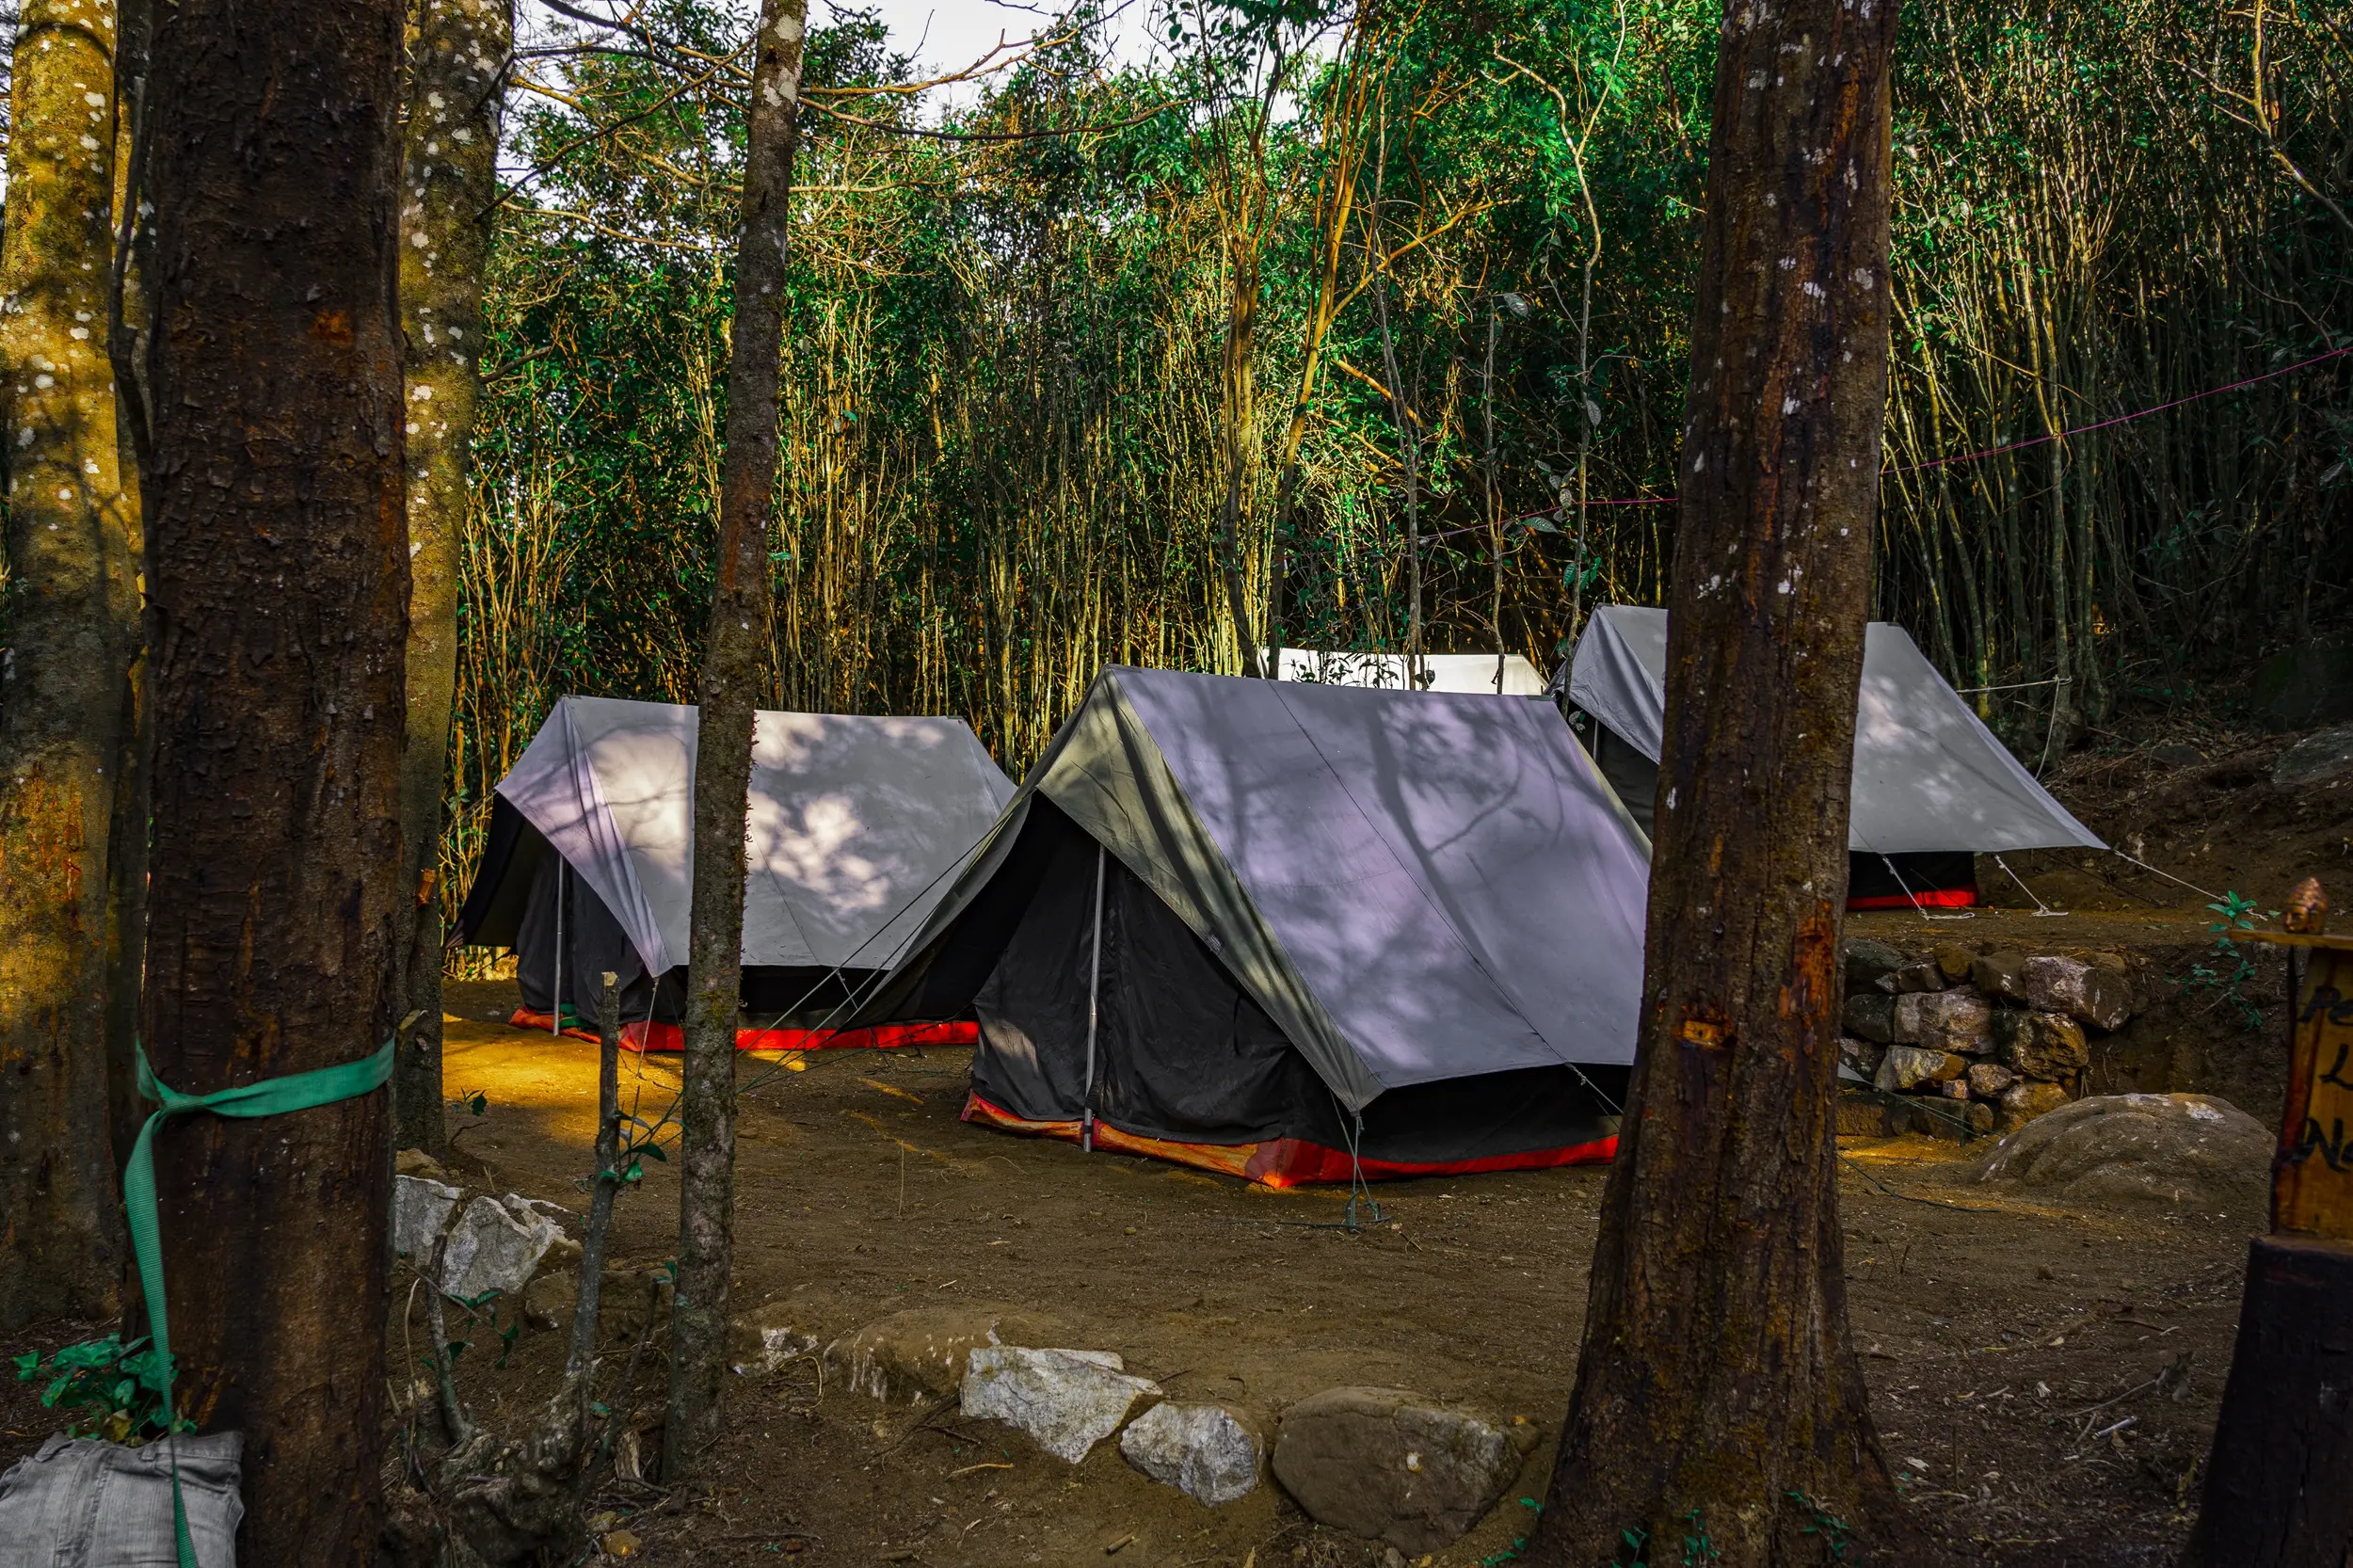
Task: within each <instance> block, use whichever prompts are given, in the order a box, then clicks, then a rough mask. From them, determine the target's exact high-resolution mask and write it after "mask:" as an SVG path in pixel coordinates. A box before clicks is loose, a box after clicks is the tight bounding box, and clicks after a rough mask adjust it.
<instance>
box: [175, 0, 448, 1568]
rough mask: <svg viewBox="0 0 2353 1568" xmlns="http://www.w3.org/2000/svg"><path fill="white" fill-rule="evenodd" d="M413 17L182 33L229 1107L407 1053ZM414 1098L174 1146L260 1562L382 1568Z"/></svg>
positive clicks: (196, 1074) (298, 15)
mask: <svg viewBox="0 0 2353 1568" xmlns="http://www.w3.org/2000/svg"><path fill="white" fill-rule="evenodd" d="M402 21H403V18H402V7H401V6H400V5H399V4H397V3H396V0H374V3H367V0H344V3H342V4H337V5H331V6H323V5H318V4H315V3H313V0H233V3H232V0H179V3H178V4H177V5H175V6H171V7H166V8H159V13H158V15H157V18H156V29H155V39H154V64H153V73H152V82H153V99H152V104H153V106H152V111H151V113H152V120H151V126H150V154H149V167H148V174H149V178H148V180H147V188H148V189H149V190H150V191H151V192H152V200H153V201H154V204H155V208H156V215H155V226H156V234H155V248H154V258H155V260H154V271H153V273H152V277H151V278H150V280H149V284H150V296H151V297H152V300H153V312H154V314H153V322H154V326H153V337H152V348H151V365H152V374H151V376H150V378H149V387H150V389H151V391H152V401H153V407H154V410H155V424H154V430H153V442H154V447H153V450H154V470H153V472H152V474H151V475H150V492H151V494H152V497H153V511H152V517H151V520H150V550H149V559H150V562H151V573H152V574H151V577H150V580H149V583H148V593H149V597H150V601H151V605H152V628H153V644H154V646H153V652H152V668H151V675H150V693H151V700H152V712H153V727H154V737H155V752H154V772H153V780H152V792H153V808H152V824H153V826H152V875H151V881H150V885H149V902H148V933H149V941H148V965H147V983H146V994H145V999H144V1003H143V1006H142V1011H141V1018H142V1023H143V1026H144V1027H143V1029H142V1034H143V1037H144V1038H145V1041H146V1045H147V1050H148V1054H149V1057H150V1059H151V1060H152V1062H153V1064H154V1068H155V1072H156V1076H157V1077H158V1078H160V1079H161V1080H163V1081H164V1082H165V1083H168V1084H169V1085H170V1086H171V1087H173V1088H175V1089H177V1090H180V1091H182V1092H183V1093H186V1094H197V1095H201V1094H209V1093H213V1092H216V1091H218V1090H221V1089H223V1088H227V1087H229V1086H232V1085H234V1084H245V1083H253V1082H257V1081H261V1080H267V1079H272V1078H278V1077H281V1076H283V1075H286V1074H290V1073H298V1072H305V1071H310V1070H312V1069H316V1068H322V1067H328V1066H335V1065H340V1064H347V1063H352V1062H357V1061H360V1060H362V1059H364V1058H366V1057H368V1056H370V1055H372V1054H373V1053H374V1052H375V1051H376V1048H378V1047H379V1046H380V1045H382V1044H383V1042H384V1040H385V1039H386V1037H387V1035H388V1034H389V1032H390V1031H391V1028H392V1021H393V1020H392V1003H393V998H394V994H395V992H394V983H393V977H394V971H395V968H396V966H397V962H398V954H397V952H396V951H395V928H396V924H397V916H398V909H397V904H398V902H399V900H400V899H402V898H403V897H405V896H407V895H408V888H404V887H402V886H401V885H400V883H399V880H398V878H399V868H400V855H401V834H400V809H399V805H400V803H399V791H398V783H399V778H400V763H401V752H402V729H403V716H402V684H403V677H404V671H403V652H404V645H405V642H406V638H407V620H408V536H407V529H406V526H405V523H404V520H403V517H402V484H401V460H402V456H403V444H402V430H401V424H402V413H401V405H402V397H401V356H400V338H399V333H398V329H397V326H396V323H395V320H394V314H393V303H392V280H393V270H394V261H393V254H392V252H393V248H394V245H395V243H396V240H397V235H398V229H397V226H396V224H395V221H394V197H395V184H396V181H397V178H398V174H399V148H398V143H397V140H396V136H395V128H394V124H393V116H392V106H393V104H394V102H395V99H396V95H397V86H398V70H399V60H400V47H401V28H402ZM387 1128H388V1115H387V1096H385V1095H383V1094H381V1093H376V1094H370V1095H366V1096H360V1097H359V1098H355V1099H346V1100H343V1101H340V1102H338V1103H335V1104H332V1105H328V1106H324V1107H320V1108H318V1109H315V1110H311V1111H303V1112H294V1113H291V1114H286V1115H280V1116H273V1117H269V1118H267V1119H264V1120H259V1121H232V1120H228V1119H225V1118H220V1117H213V1116H206V1115H193V1116H188V1117H184V1118H181V1119H178V1120H175V1121H174V1122H172V1123H170V1124H169V1125H168V1127H166V1128H164V1129H163V1131H162V1132H161V1133H160V1134H159V1135H158V1138H157V1147H156V1186H157V1192H158V1196H159V1214H160V1220H161V1225H162V1232H163V1244H164V1272H165V1277H166V1279H167V1280H168V1284H169V1292H168V1294H169V1307H170V1323H171V1328H172V1337H173V1341H174V1349H175V1351H176V1352H177V1353H178V1355H179V1357H180V1365H181V1369H182V1370H181V1382H180V1386H181V1389H182V1390H183V1391H184V1396H185V1398H186V1400H187V1401H188V1404H189V1405H190V1407H191V1408H192V1410H193V1413H194V1414H195V1416H196V1418H197V1420H198V1421H199V1422H200V1424H201V1425H202V1426H203V1427H205V1428H207V1429H230V1428H233V1429H237V1430H241V1431H242V1432H244V1433H245V1440H246V1446H245V1502H246V1516H245V1527H244V1530H243V1534H242V1539H241V1542H240V1546H239V1556H240V1557H241V1558H243V1559H245V1560H250V1561H253V1562H270V1563H276V1562H284V1563H294V1562H320V1563H325V1562H336V1563H365V1562H369V1561H372V1560H374V1558H375V1553H376V1512H377V1507H376V1484H377V1481H376V1472H377V1467H378V1466H377V1461H378V1455H379V1454H380V1452H381V1449H382V1442H383V1428H382V1421H381V1416H382V1414H383V1401H384V1338H383V1336H384V1320H385V1307H386V1303H385V1285H386V1265H387V1259H388V1256H389V1248H388V1246H387V1240H386V1236H385V1222H386V1210H387V1206H388V1202H389V1196H390V1193H389V1188H390V1180H391V1159H390V1149H389V1147H388V1145H387V1143H386V1132H387Z"/></svg>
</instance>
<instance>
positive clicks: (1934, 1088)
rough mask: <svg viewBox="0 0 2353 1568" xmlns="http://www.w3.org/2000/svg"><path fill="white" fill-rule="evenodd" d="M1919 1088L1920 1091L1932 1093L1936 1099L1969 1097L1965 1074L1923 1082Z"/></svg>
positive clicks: (1967, 1081) (1963, 1098)
mask: <svg viewBox="0 0 2353 1568" xmlns="http://www.w3.org/2000/svg"><path fill="white" fill-rule="evenodd" d="M1921 1089H1922V1092H1924V1093H1926V1094H1929V1095H1932V1096H1935V1097H1936V1098H1938V1099H1943V1100H1965V1099H1967V1098H1968V1097H1969V1080H1968V1078H1967V1077H1966V1076H1963V1077H1961V1078H1947V1079H1943V1080H1939V1081H1937V1082H1935V1083H1929V1084H1923V1085H1921Z"/></svg>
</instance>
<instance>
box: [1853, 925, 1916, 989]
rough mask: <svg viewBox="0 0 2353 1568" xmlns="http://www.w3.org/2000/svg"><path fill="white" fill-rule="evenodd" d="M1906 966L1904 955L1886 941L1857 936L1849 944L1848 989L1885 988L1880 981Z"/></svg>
mask: <svg viewBox="0 0 2353 1568" xmlns="http://www.w3.org/2000/svg"><path fill="white" fill-rule="evenodd" d="M1903 967H1904V955H1903V954H1902V953H1900V952H1897V951H1896V950H1895V949H1894V948H1891V947H1889V946H1888V945H1887V944H1886V943H1885V942H1875V941H1872V940H1871V939H1870V938H1869V937H1867V936H1861V937H1857V938H1856V939H1855V940H1853V941H1851V942H1849V943H1848V944H1847V989H1848V991H1849V993H1851V992H1855V991H1864V990H1872V989H1883V988H1884V987H1881V986H1880V982H1881V980H1883V979H1885V978H1886V977H1887V976H1889V975H1891V974H1894V973H1895V972H1896V971H1897V969H1900V968H1903Z"/></svg>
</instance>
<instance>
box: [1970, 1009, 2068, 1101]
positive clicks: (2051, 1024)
mask: <svg viewBox="0 0 2353 1568" xmlns="http://www.w3.org/2000/svg"><path fill="white" fill-rule="evenodd" d="M1993 1045H1994V1048H1995V1049H1996V1050H1997V1051H1999V1052H2000V1055H2001V1060H2002V1064H2003V1065H2004V1066H2006V1067H2009V1068H2011V1069H2012V1070H2014V1071H2015V1072H2017V1073H2018V1075H2019V1076H2020V1077H2022V1078H2039V1079H2041V1080H2044V1081H2045V1082H2053V1083H2056V1082H2058V1081H2060V1080H2065V1079H2070V1078H2073V1077H2074V1076H2075V1075H2076V1074H2077V1073H2079V1072H2081V1071H2083V1070H2084V1069H2085V1068H2086V1067H2089V1065H2091V1045H2090V1042H2089V1041H2088V1040H2086V1039H2085V1038H2084V1031H2083V1026H2082V1025H2081V1024H2079V1023H2077V1022H2076V1021H2075V1020H2074V1019H2073V1018H2070V1017H2066V1016H2063V1015H2060V1014H2057V1013H2021V1012H2017V1011H2015V1010H2013V1009H2010V1008H2004V1009H2003V1010H2002V1011H2001V1012H1999V1013H1996V1014H1995V1015H1994V1016H1993Z"/></svg>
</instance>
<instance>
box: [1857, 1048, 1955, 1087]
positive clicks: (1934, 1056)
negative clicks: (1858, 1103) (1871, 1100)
mask: <svg viewBox="0 0 2353 1568" xmlns="http://www.w3.org/2000/svg"><path fill="white" fill-rule="evenodd" d="M1968 1069H1969V1064H1968V1063H1967V1062H1966V1061H1965V1060H1963V1059H1962V1058H1961V1057H1958V1056H1954V1055H1951V1054H1949V1053H1947V1052H1945V1051H1941V1050H1922V1049H1920V1048H1917V1047H1915V1046H1890V1047H1888V1048H1887V1054H1886V1055H1885V1056H1883V1057H1881V1059H1880V1070H1879V1076H1878V1077H1877V1078H1875V1079H1874V1080H1872V1087H1873V1088H1876V1089H1880V1090H1882V1091H1891V1092H1895V1091H1902V1090H1906V1089H1916V1088H1918V1087H1919V1086H1920V1085H1921V1084H1923V1083H1942V1082H1944V1081H1945V1080H1947V1079H1954V1078H1959V1077H1960V1076H1961V1074H1962V1073H1964V1072H1966V1071H1968Z"/></svg>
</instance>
